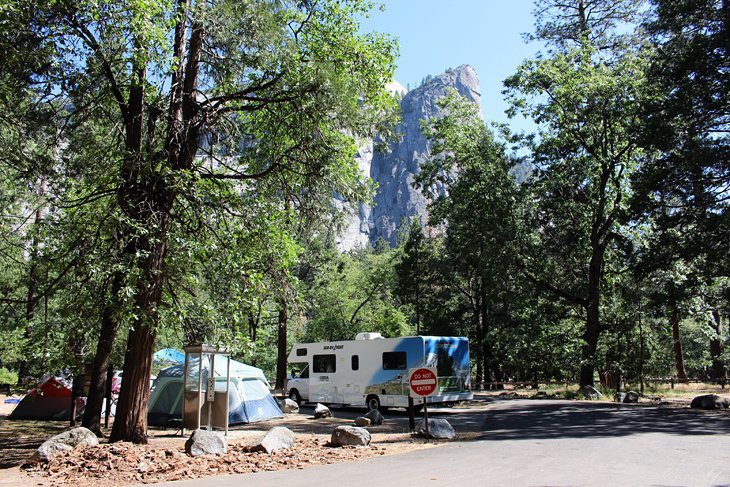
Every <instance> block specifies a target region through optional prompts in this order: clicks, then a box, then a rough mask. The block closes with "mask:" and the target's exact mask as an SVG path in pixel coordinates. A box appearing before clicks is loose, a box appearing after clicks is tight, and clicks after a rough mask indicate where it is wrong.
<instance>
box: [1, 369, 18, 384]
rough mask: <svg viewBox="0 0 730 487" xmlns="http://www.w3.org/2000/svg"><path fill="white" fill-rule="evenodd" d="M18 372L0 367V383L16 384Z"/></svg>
mask: <svg viewBox="0 0 730 487" xmlns="http://www.w3.org/2000/svg"><path fill="white" fill-rule="evenodd" d="M17 383H18V374H16V373H15V372H12V371H10V370H8V369H6V368H5V367H0V384H17Z"/></svg>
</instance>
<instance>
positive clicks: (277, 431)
mask: <svg viewBox="0 0 730 487" xmlns="http://www.w3.org/2000/svg"><path fill="white" fill-rule="evenodd" d="M293 445H294V432H293V431H292V430H290V429H289V428H285V427H283V426H275V427H274V428H271V429H270V430H269V431H267V432H266V434H265V435H264V436H262V437H261V439H260V440H258V441H257V442H256V443H254V444H253V445H252V446H251V450H252V451H265V452H266V453H271V452H275V451H277V450H287V449H289V448H291V447H292V446H293Z"/></svg>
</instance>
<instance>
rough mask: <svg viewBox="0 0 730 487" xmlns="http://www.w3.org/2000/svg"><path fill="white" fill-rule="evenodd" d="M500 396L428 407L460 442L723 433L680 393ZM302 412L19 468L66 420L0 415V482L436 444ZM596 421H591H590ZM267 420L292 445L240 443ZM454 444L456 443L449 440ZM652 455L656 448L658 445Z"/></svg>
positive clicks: (392, 428) (220, 470) (144, 478)
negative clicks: (350, 436) (205, 443)
mask: <svg viewBox="0 0 730 487" xmlns="http://www.w3.org/2000/svg"><path fill="white" fill-rule="evenodd" d="M500 394H510V393H504V392H493V393H478V394H477V400H476V401H473V402H471V403H468V404H463V405H460V406H459V407H458V408H434V409H433V410H429V415H434V416H435V417H442V418H445V419H448V421H449V422H450V423H451V424H452V425H453V426H454V428H455V429H456V431H457V432H458V435H459V437H458V439H459V440H460V441H467V442H477V443H481V442H483V441H487V442H490V444H491V442H496V443H494V444H495V445H497V444H499V443H503V442H505V441H506V440H510V441H515V442H516V443H515V444H516V445H519V444H520V442H522V441H524V442H525V444H526V445H527V444H532V443H535V444H536V445H537V446H535V448H539V444H544V442H546V441H549V442H550V444H551V445H553V446H551V448H559V447H560V445H562V444H563V441H564V440H570V441H572V440H571V439H574V438H582V439H585V440H588V439H590V438H596V439H597V440H600V439H601V438H604V437H606V438H608V437H615V438H622V440H621V441H624V442H632V441H633V438H640V437H641V436H642V435H644V434H645V433H651V434H658V435H662V440H661V444H662V445H669V446H671V447H672V448H675V446H676V445H675V443H673V442H676V441H679V442H680V443H681V442H682V441H684V439H683V438H689V437H694V436H696V437H697V438H698V440H697V441H705V439H704V438H705V437H707V438H708V441H710V440H711V438H710V437H713V435H714V434H726V433H727V431H730V419H729V418H728V413H727V412H724V411H722V412H721V411H703V412H698V411H693V410H689V407H688V402H689V400H688V399H687V400H686V401H684V402H669V403H668V402H662V403H658V402H655V401H644V402H642V403H640V404H639V405H619V404H615V403H610V402H607V401H564V400H559V401H556V400H541V399H537V398H535V399H532V400H525V399H524V396H526V395H528V394H530V395H531V396H533V397H534V395H535V393H534V392H530V391H519V394H515V395H516V396H517V397H514V396H512V395H502V396H500ZM312 413H313V408H312V407H311V406H304V407H302V409H301V412H300V413H299V414H291V415H288V416H286V417H285V418H284V419H275V420H270V421H264V422H259V423H251V424H245V425H239V426H236V427H234V428H233V429H232V431H231V432H230V434H229V444H230V450H229V454H228V455H224V456H220V457H209V458H208V459H195V458H191V457H188V456H187V455H185V453H184V448H183V444H184V441H185V438H182V437H180V436H176V435H175V431H174V430H173V429H164V430H163V429H156V428H153V429H151V430H150V434H151V438H150V444H149V445H146V446H137V445H131V444H128V443H119V444H115V445H109V444H102V445H100V446H99V447H91V448H85V449H79V450H77V451H75V452H74V453H73V454H71V455H69V456H67V457H63V458H60V459H58V460H57V461H54V462H52V463H51V464H50V465H49V466H48V467H44V468H39V467H35V468H33V469H30V470H21V469H20V468H18V466H19V465H20V464H21V463H23V461H24V460H25V459H27V458H28V457H29V456H30V454H31V453H32V451H33V449H35V448H36V447H37V446H38V445H40V443H41V442H42V441H44V440H45V439H47V438H49V437H50V436H53V435H54V434H57V433H59V432H61V431H63V430H65V429H68V423H67V422H48V421H43V422H41V421H8V420H0V458H2V460H3V466H2V467H0V468H1V469H0V483H2V485H3V486H5V485H9V486H15V487H20V486H23V487H26V486H27V485H28V482H29V481H32V482H33V483H34V484H39V485H45V484H52V485H69V484H75V485H78V486H90V485H92V484H93V485H94V486H107V485H120V484H130V483H142V482H155V481H159V482H163V481H168V480H173V479H198V478H202V477H204V476H211V475H223V474H231V473H239V472H240V473H253V472H266V471H273V470H287V469H294V470H298V469H302V468H307V467H310V466H317V465H320V466H323V465H328V464H332V463H339V462H346V461H351V460H361V459H368V458H374V457H383V456H389V455H392V454H400V453H408V452H410V451H413V450H422V449H425V448H431V447H433V446H436V445H442V444H443V443H441V442H437V443H435V442H431V443H426V442H424V441H422V440H420V439H417V438H413V437H412V436H411V435H410V434H408V416H407V414H406V413H405V412H404V411H402V410H391V411H389V412H388V413H386V415H385V418H386V421H385V423H384V424H383V425H382V426H378V427H374V428H371V432H372V438H373V443H372V445H373V446H372V448H345V449H338V448H331V447H328V446H327V445H326V444H327V442H328V440H329V437H330V434H331V432H332V430H333V429H334V428H335V427H336V426H340V425H346V424H352V421H353V420H354V418H355V417H357V416H360V415H362V410H358V409H339V408H334V409H333V413H334V416H335V417H333V418H326V419H322V420H314V419H313V418H312ZM597 418H598V419H597ZM596 424H600V425H601V426H600V427H596V426H595V425H596ZM551 425H552V426H551ZM273 426H286V427H287V428H289V429H291V430H292V431H294V432H295V434H296V437H297V443H296V447H295V448H294V449H293V450H291V451H288V452H286V453H284V452H281V453H277V454H275V455H273V456H269V455H264V454H262V453H252V452H249V451H247V449H246V445H247V444H249V443H250V442H252V441H254V440H255V439H257V438H259V437H260V436H261V435H262V434H263V433H264V432H265V431H268V430H269V429H270V428H271V427H273ZM634 435H638V436H634ZM458 444H460V442H457V443H455V444H454V446H456V445H458ZM673 445H674V446H673ZM582 451H583V450H579V452H578V453H573V454H576V455H577V454H579V453H580V452H582ZM673 454H676V452H673ZM652 455H654V453H652ZM656 455H659V456H661V452H657V453H656ZM399 458H400V455H399ZM403 458H405V457H403ZM368 461H369V460H368ZM11 467H12V468H11ZM708 468H710V467H708Z"/></svg>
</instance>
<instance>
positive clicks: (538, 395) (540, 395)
mask: <svg viewBox="0 0 730 487" xmlns="http://www.w3.org/2000/svg"><path fill="white" fill-rule="evenodd" d="M532 397H534V398H535V399H540V398H544V397H547V392H545V391H537V392H536V393H535V394H534V395H533V396H532Z"/></svg>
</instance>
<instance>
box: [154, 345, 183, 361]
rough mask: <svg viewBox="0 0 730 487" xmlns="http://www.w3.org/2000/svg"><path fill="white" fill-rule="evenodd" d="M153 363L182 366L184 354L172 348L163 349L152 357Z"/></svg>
mask: <svg viewBox="0 0 730 487" xmlns="http://www.w3.org/2000/svg"><path fill="white" fill-rule="evenodd" d="M152 360H154V361H155V362H172V363H174V364H184V363H185V354H184V353H182V352H181V351H179V350H175V349H174V348H163V349H162V350H158V351H157V352H155V353H154V355H152Z"/></svg>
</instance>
